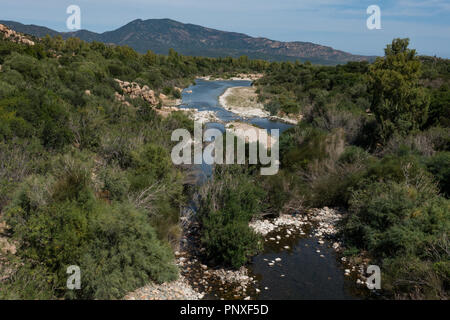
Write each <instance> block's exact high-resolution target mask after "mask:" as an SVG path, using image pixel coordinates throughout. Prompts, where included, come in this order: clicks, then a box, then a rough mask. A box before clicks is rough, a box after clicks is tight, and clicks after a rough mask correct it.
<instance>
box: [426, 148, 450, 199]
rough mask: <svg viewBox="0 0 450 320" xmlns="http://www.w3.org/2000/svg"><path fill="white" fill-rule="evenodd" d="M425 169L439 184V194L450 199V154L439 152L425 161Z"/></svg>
mask: <svg viewBox="0 0 450 320" xmlns="http://www.w3.org/2000/svg"><path fill="white" fill-rule="evenodd" d="M427 168H428V170H429V171H430V172H431V173H432V174H433V175H434V177H435V179H436V181H437V182H438V183H439V187H440V189H441V192H442V193H443V194H444V195H445V196H446V197H447V198H448V197H450V152H439V153H437V154H435V155H434V156H433V157H431V158H430V159H428V160H427Z"/></svg>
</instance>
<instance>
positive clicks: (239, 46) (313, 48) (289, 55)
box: [0, 19, 374, 65]
mask: <svg viewBox="0 0 450 320" xmlns="http://www.w3.org/2000/svg"><path fill="white" fill-rule="evenodd" d="M0 24H4V25H6V26H8V27H10V28H12V29H14V30H16V31H19V32H22V33H25V34H30V35H33V36H36V37H40V38H42V37H44V36H45V35H47V34H49V35H51V36H55V35H61V36H62V37H63V38H64V39H67V38H69V37H77V38H80V39H82V40H85V41H89V42H90V41H99V42H104V43H110V44H116V45H128V46H130V47H132V48H133V49H135V50H136V51H138V52H141V53H145V52H146V51H147V50H152V51H153V52H155V53H159V54H167V52H168V51H169V49H170V48H173V49H174V50H176V51H177V52H180V53H181V54H184V55H192V56H207V57H226V56H232V57H239V56H242V55H247V56H248V57H249V58H252V59H266V60H272V61H294V60H299V61H311V62H312V63H317V64H325V65H335V64H341V63H346V62H348V61H363V60H368V61H372V60H373V59H374V57H370V56H361V55H353V54H350V53H347V52H344V51H340V50H335V49H333V48H331V47H327V46H322V45H318V44H314V43H310V42H300V41H295V42H282V41H274V40H270V39H267V38H254V37H251V36H248V35H246V34H243V33H236V32H226V31H220V30H215V29H211V28H206V27H202V26H199V25H194V24H185V23H181V22H178V21H174V20H170V19H149V20H141V19H137V20H134V21H131V22H130V23H128V24H126V25H124V26H123V27H120V28H118V29H116V30H114V31H107V32H104V33H96V32H91V31H88V30H79V31H76V32H58V31H55V30H52V29H49V28H46V27H41V26H36V25H24V24H21V23H19V22H14V21H0Z"/></svg>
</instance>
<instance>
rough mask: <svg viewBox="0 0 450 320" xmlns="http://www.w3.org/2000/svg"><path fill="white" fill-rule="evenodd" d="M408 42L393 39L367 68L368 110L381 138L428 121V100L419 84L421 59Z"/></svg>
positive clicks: (405, 131)
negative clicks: (368, 76) (369, 94)
mask: <svg viewBox="0 0 450 320" xmlns="http://www.w3.org/2000/svg"><path fill="white" fill-rule="evenodd" d="M408 44H409V39H395V40H394V41H393V42H392V44H391V45H388V46H387V48H386V49H385V57H384V58H378V59H377V60H376V61H375V63H374V64H373V65H372V66H371V67H370V77H371V86H372V88H371V90H372V107H371V109H372V111H373V112H374V114H375V116H376V117H377V120H378V123H379V125H380V127H381V134H382V138H383V139H384V141H386V140H387V139H389V138H390V137H391V136H392V135H393V134H394V133H399V134H401V135H406V134H408V133H409V132H410V131H412V130H417V129H419V128H420V127H421V126H422V125H423V124H424V123H425V121H426V120H427V115H428V107H429V104H430V99H429V96H428V95H427V91H426V90H425V89H424V88H423V87H421V86H420V85H419V77H420V72H421V62H420V60H419V59H418V58H417V56H416V51H415V50H411V49H408Z"/></svg>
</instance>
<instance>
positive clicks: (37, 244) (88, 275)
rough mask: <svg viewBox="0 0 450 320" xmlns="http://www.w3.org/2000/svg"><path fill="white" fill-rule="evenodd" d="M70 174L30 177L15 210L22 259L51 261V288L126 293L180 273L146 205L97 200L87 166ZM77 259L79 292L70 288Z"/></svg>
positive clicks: (102, 295)
mask: <svg viewBox="0 0 450 320" xmlns="http://www.w3.org/2000/svg"><path fill="white" fill-rule="evenodd" d="M64 176H65V178H63V177H60V178H57V179H56V180H53V179H51V178H44V177H31V178H29V179H28V180H26V182H25V183H24V184H22V186H21V188H20V189H19V191H18V193H17V194H16V196H15V197H14V199H13V201H12V205H11V206H10V207H9V210H8V211H7V216H8V223H9V224H10V225H11V227H12V229H13V232H14V237H15V238H16V239H17V240H19V241H20V242H21V250H20V253H19V254H20V257H21V259H23V261H25V263H26V264H25V265H26V266H31V268H32V269H35V268H37V267H40V268H44V271H45V272H44V274H45V277H44V278H45V282H47V283H48V284H49V285H50V287H51V288H53V289H52V290H53V292H46V294H47V295H52V294H55V296H57V297H61V296H66V297H68V298H87V299H93V298H95V299H111V298H121V297H122V296H123V295H124V294H125V293H126V292H127V291H131V290H133V289H135V288H137V287H139V286H142V285H144V284H145V283H146V282H147V281H148V280H149V279H151V280H154V281H157V282H163V281H169V280H173V279H175V278H176V275H177V269H176V267H175V266H174V265H173V255H172V254H171V251H170V248H168V246H167V245H164V244H162V243H161V242H160V241H159V240H158V238H157V236H156V233H155V231H154V229H153V228H152V227H151V225H150V220H149V218H148V216H147V215H146V213H145V212H143V211H141V210H138V209H135V208H133V207H132V206H131V205H130V204H126V203H125V204H117V203H113V204H111V205H109V204H107V203H105V202H103V201H98V200H95V198H94V195H93V193H92V191H91V190H90V187H89V183H88V181H86V179H87V177H86V175H84V174H83V173H82V170H81V171H80V170H72V171H69V172H68V173H67V176H66V175H64ZM75 180H76V181H75ZM69 265H79V266H80V268H81V270H82V288H81V290H80V291H79V292H78V291H67V290H66V289H65V284H66V280H67V274H66V268H67V267H68V266H69ZM27 268H28V267H27ZM24 272H25V273H26V271H24ZM22 285H26V283H24V282H22V281H19V282H17V283H15V286H16V287H17V286H19V287H20V286H22ZM24 294H26V291H24ZM21 297H22V298H23V296H21ZM33 298H36V297H33Z"/></svg>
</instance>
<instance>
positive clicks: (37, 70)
mask: <svg viewBox="0 0 450 320" xmlns="http://www.w3.org/2000/svg"><path fill="white" fill-rule="evenodd" d="M35 41H36V42H37V43H36V45H34V46H27V45H23V44H18V43H14V42H11V41H5V40H0V65H1V66H2V67H1V72H0V149H1V152H0V158H1V167H0V210H1V218H2V220H6V221H7V223H8V226H9V228H10V229H9V233H10V236H11V238H12V239H13V240H11V241H14V243H15V244H16V246H17V254H16V255H14V256H8V257H4V256H2V257H0V258H1V261H2V262H4V263H2V264H1V265H2V267H3V270H1V271H2V272H5V273H6V274H10V276H9V279H8V280H6V281H3V282H2V285H1V290H0V297H2V298H59V297H68V298H120V297H122V296H123V295H124V294H125V293H126V292H128V291H130V290H133V289H135V288H137V287H139V286H142V285H144V284H145V283H146V282H148V281H150V280H154V281H156V282H163V281H168V280H171V279H174V278H176V276H177V269H176V267H175V265H174V264H173V261H174V259H173V254H172V250H171V248H170V245H173V246H175V245H176V244H177V243H178V240H179V236H180V228H179V224H178V216H179V209H180V206H181V205H182V204H183V202H184V201H185V199H184V194H183V174H182V172H181V171H180V170H179V169H178V168H175V167H174V166H173V164H172V161H171V159H170V150H171V147H172V142H171V141H170V134H169V133H170V132H172V131H173V130H174V129H175V128H193V124H192V122H191V121H190V120H189V119H188V118H187V117H186V116H185V115H184V114H183V113H172V114H171V115H170V116H169V117H168V118H162V117H161V116H159V115H158V114H157V113H156V112H155V108H157V107H158V106H156V107H152V106H151V105H149V104H148V103H145V102H144V101H143V100H142V99H129V98H127V101H128V102H129V103H128V104H124V103H122V102H120V101H117V100H116V99H115V93H116V92H118V93H120V94H122V90H121V88H120V87H119V85H118V83H117V82H116V81H115V80H114V79H115V78H118V79H120V80H124V81H135V82H137V83H139V84H140V85H148V86H149V87H151V88H152V89H154V90H155V91H156V93H157V95H158V93H164V94H166V95H173V96H174V97H177V98H178V97H179V94H180V92H179V91H178V90H177V89H175V87H176V86H178V87H183V86H186V85H188V84H190V83H191V82H192V81H193V80H194V78H195V76H197V75H207V74H216V75H221V74H223V73H226V72H243V71H247V70H252V71H253V72H259V71H262V70H263V68H264V67H265V65H266V63H265V62H263V61H250V60H248V59H247V58H245V57H243V58H241V59H231V58H230V59H208V58H195V57H184V56H181V55H178V54H177V53H176V52H175V51H171V52H170V54H169V56H161V55H156V54H153V53H152V52H148V53H147V54H145V55H140V54H138V53H136V52H135V51H134V50H132V49H130V48H128V47H118V46H117V47H112V46H107V45H104V44H102V43H96V42H94V43H90V44H88V43H86V42H83V41H81V40H79V39H68V40H67V41H63V40H62V39H61V38H58V37H55V38H50V37H46V38H44V39H43V40H42V41H38V40H37V39H35ZM5 261H6V262H5ZM70 265H78V266H80V268H81V270H82V273H83V277H82V281H83V284H82V289H81V290H79V291H78V290H76V291H67V290H66V279H67V277H68V275H67V274H66V269H67V267H68V266H70ZM11 273H12V274H11Z"/></svg>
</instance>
